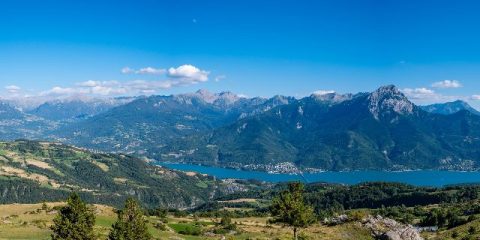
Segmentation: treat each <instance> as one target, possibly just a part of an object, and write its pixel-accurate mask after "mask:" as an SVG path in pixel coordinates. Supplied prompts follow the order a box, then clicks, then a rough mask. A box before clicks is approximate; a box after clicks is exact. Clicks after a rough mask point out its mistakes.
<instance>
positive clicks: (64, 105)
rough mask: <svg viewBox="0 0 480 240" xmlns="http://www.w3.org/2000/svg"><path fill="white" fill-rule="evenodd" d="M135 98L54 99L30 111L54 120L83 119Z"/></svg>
mask: <svg viewBox="0 0 480 240" xmlns="http://www.w3.org/2000/svg"><path fill="white" fill-rule="evenodd" d="M133 100H135V98H133V97H122V98H106V99H64V100H52V101H48V102H45V103H43V104H41V105H40V106H38V107H36V108H35V109H32V110H30V111H28V113H30V114H32V115H36V116H39V117H42V118H44V119H49V120H54V121H72V120H81V119H85V118H88V117H91V116H94V115H97V114H100V113H103V112H106V111H108V110H110V109H112V108H114V107H116V106H120V105H123V104H126V103H129V102H131V101H133Z"/></svg>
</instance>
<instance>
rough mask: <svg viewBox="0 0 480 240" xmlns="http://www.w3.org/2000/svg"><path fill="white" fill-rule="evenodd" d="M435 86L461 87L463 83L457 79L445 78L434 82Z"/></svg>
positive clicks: (433, 85)
mask: <svg viewBox="0 0 480 240" xmlns="http://www.w3.org/2000/svg"><path fill="white" fill-rule="evenodd" d="M432 87H434V88H461V87H462V84H461V83H460V82H459V81H457V80H443V81H439V82H435V83H433V84H432Z"/></svg>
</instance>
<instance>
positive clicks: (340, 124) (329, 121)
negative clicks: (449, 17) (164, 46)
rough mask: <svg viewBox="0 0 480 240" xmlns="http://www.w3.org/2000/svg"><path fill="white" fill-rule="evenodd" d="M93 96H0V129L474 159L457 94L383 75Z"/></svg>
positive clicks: (197, 149) (149, 145)
mask: <svg viewBox="0 0 480 240" xmlns="http://www.w3.org/2000/svg"><path fill="white" fill-rule="evenodd" d="M90 103H91V102H90ZM94 103H95V104H88V103H87V102H85V101H57V102H48V103H45V104H43V105H42V106H40V107H38V108H36V109H35V110H32V111H29V112H24V111H22V109H20V108H16V107H13V106H12V105H10V104H9V103H2V104H0V136H1V138H2V139H18V138H26V139H49V140H54V141H60V142H64V143H68V144H74V145H76V146H82V147H86V148H88V149H96V150H101V151H105V152H117V153H129V154H135V155H138V156H142V157H143V156H144V157H149V158H152V159H156V160H158V161H173V162H192V163H201V164H207V165H217V166H228V167H236V168H248V169H259V170H268V171H270V170H272V169H274V170H272V171H284V170H285V171H296V170H295V169H298V168H300V169H302V168H317V169H324V170H355V169H389V170H405V169H417V168H419V169H420V168H421V169H431V168H435V169H457V170H476V169H480V116H478V115H476V114H475V113H478V112H476V111H474V110H473V109H472V108H471V107H469V106H468V105H467V104H466V103H463V102H454V103H447V104H442V105H435V106H428V107H419V106H416V105H415V104H413V103H412V102H411V101H409V100H408V99H407V97H405V95H404V94H402V93H401V92H400V91H399V90H398V89H397V88H396V87H395V86H391V85H390V86H383V87H380V88H379V89H377V90H375V91H373V92H371V93H358V94H338V93H334V92H316V93H314V94H312V95H310V96H308V97H304V98H302V99H296V98H293V97H285V96H274V97H272V98H268V99H267V98H245V97H241V96H238V95H236V94H234V93H231V92H222V93H210V92H208V91H206V90H199V91H197V92H195V93H187V94H179V95H171V96H149V97H137V98H135V99H133V100H132V99H115V100H114V101H111V102H108V101H106V100H102V101H95V102H94ZM438 113H442V114H438Z"/></svg>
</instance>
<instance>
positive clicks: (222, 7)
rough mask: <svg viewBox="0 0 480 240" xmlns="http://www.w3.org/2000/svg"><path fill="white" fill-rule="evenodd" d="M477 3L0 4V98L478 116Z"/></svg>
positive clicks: (58, 0) (10, 0) (6, 0)
mask: <svg viewBox="0 0 480 240" xmlns="http://www.w3.org/2000/svg"><path fill="white" fill-rule="evenodd" d="M479 9H480V2H478V1H462V0H459V1H444V0H424V1H413V0H402V1H400V0H364V1H351V0H348V1H347V0H335V1H326V0H325V1H321V0H315V1H314V0H312V1H307V0H291V1H283V0H276V1H266V0H265V1H258V0H255V1H253V0H230V1H224V0H223V1H215V0H209V1H206V0H172V1H169V0H164V1H159V0H157V1H154V0H135V1H133V0H132V1H123V0H116V1H106V0H104V1H101V0H96V1H93V0H82V1H73V0H42V1H38V0H35V1H34V0H3V1H1V3H0V88H1V89H0V94H1V95H0V97H2V98H25V97H44V98H56V97H65V96H73V95H74V96H77V95H91V96H105V97H110V96H121V95H150V94H162V95H164V94H176V93H184V92H192V91H195V90H198V89H208V90H210V91H212V92H220V91H232V92H235V93H238V94H243V95H246V96H252V97H253V96H264V97H269V96H273V95H276V94H282V95H290V96H295V97H303V96H307V95H309V94H311V93H312V92H315V91H332V90H333V91H337V92H339V93H350V92H366V91H372V90H375V89H376V88H377V87H379V86H381V85H387V84H395V85H396V86H397V87H398V88H399V89H401V90H402V91H403V92H404V93H405V94H406V95H407V96H408V97H410V99H412V100H413V101H414V102H416V103H418V104H428V103H433V102H446V101H452V100H455V99H462V100H465V101H468V102H469V103H470V104H472V105H473V106H474V107H476V108H480V44H479V43H480V31H478V26H480V14H478V10H479Z"/></svg>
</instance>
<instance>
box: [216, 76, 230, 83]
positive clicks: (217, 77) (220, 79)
mask: <svg viewBox="0 0 480 240" xmlns="http://www.w3.org/2000/svg"><path fill="white" fill-rule="evenodd" d="M225 78H227V76H225V75H218V76H216V77H215V82H220V81H222V80H223V79H225Z"/></svg>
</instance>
